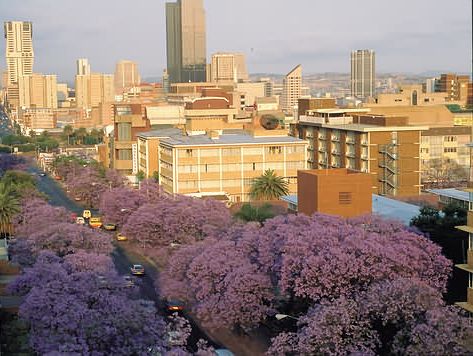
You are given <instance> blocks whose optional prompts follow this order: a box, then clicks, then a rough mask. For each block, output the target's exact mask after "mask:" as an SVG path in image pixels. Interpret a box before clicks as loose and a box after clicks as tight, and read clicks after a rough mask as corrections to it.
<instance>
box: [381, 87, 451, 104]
mask: <svg viewBox="0 0 473 356" xmlns="http://www.w3.org/2000/svg"><path fill="white" fill-rule="evenodd" d="M375 103H376V105H377V106H427V105H442V104H446V103H447V93H426V92H424V90H423V88H422V85H403V86H402V87H401V88H400V89H399V93H393V94H378V96H377V98H376V100H375Z"/></svg>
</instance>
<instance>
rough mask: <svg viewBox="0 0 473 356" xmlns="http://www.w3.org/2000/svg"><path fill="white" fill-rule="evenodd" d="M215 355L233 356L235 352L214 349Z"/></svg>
mask: <svg viewBox="0 0 473 356" xmlns="http://www.w3.org/2000/svg"><path fill="white" fill-rule="evenodd" d="M214 352H215V356H234V355H235V354H234V353H233V352H231V351H230V350H228V349H216V350H215V351H214Z"/></svg>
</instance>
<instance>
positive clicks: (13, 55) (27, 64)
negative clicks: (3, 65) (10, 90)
mask: <svg viewBox="0 0 473 356" xmlns="http://www.w3.org/2000/svg"><path fill="white" fill-rule="evenodd" d="M4 29H5V39H6V41H5V43H6V48H5V56H6V60H7V71H8V83H7V84H8V85H11V84H17V83H18V78H19V77H21V76H23V75H31V74H33V63H34V52H33V24H32V23H31V22H24V21H10V22H5V24H4Z"/></svg>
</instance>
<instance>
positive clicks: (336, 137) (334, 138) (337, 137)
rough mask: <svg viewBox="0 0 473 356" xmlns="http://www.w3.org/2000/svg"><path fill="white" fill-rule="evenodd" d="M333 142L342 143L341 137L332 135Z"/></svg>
mask: <svg viewBox="0 0 473 356" xmlns="http://www.w3.org/2000/svg"><path fill="white" fill-rule="evenodd" d="M332 141H335V142H340V136H334V135H332Z"/></svg>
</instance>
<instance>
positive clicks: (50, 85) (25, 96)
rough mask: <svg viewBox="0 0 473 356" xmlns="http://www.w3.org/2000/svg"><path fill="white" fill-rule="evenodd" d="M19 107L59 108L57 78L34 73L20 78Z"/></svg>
mask: <svg viewBox="0 0 473 356" xmlns="http://www.w3.org/2000/svg"><path fill="white" fill-rule="evenodd" d="M18 91H19V106H20V107H25V108H31V107H37V108H50V109H56V108H57V77H56V75H43V74H39V73H33V74H31V75H23V76H20V77H19V78H18Z"/></svg>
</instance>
